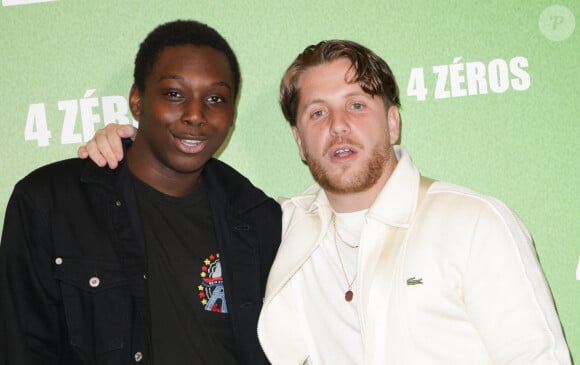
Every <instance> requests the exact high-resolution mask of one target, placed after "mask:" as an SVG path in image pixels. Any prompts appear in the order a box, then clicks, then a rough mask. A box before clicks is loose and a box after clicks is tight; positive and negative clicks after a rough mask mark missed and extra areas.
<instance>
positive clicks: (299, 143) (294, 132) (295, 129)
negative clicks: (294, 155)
mask: <svg viewBox="0 0 580 365" xmlns="http://www.w3.org/2000/svg"><path fill="white" fill-rule="evenodd" d="M292 135H293V136H294V141H295V142H296V145H297V146H298V153H299V154H300V159H302V161H306V159H305V158H304V151H303V150H302V139H301V138H300V132H299V131H298V127H296V126H294V127H292Z"/></svg>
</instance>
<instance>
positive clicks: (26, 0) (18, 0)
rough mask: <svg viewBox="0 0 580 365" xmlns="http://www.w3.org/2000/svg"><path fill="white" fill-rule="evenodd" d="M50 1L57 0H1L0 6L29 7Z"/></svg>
mask: <svg viewBox="0 0 580 365" xmlns="http://www.w3.org/2000/svg"><path fill="white" fill-rule="evenodd" d="M50 1H58V0H2V6H16V5H29V4H36V3H47V2H50Z"/></svg>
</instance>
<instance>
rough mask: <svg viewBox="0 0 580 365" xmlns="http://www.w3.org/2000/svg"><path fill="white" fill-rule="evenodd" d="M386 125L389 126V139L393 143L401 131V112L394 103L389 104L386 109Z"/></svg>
mask: <svg viewBox="0 0 580 365" xmlns="http://www.w3.org/2000/svg"><path fill="white" fill-rule="evenodd" d="M387 125H388V127H389V131H388V132H389V141H390V143H391V145H394V144H395V143H397V141H398V140H399V135H400V132H401V114H399V108H398V107H397V106H396V105H391V106H390V107H389V109H388V110H387Z"/></svg>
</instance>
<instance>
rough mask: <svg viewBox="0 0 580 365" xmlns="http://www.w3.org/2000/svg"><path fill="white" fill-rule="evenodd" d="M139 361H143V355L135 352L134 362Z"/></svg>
mask: <svg viewBox="0 0 580 365" xmlns="http://www.w3.org/2000/svg"><path fill="white" fill-rule="evenodd" d="M141 360H143V354H142V353H141V352H140V351H137V352H136V353H135V362H139V361H141Z"/></svg>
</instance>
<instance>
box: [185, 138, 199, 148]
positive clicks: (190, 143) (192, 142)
mask: <svg viewBox="0 0 580 365" xmlns="http://www.w3.org/2000/svg"><path fill="white" fill-rule="evenodd" d="M181 143H183V144H184V145H186V146H187V147H197V146H199V145H200V144H201V141H200V140H198V139H182V140H181Z"/></svg>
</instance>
